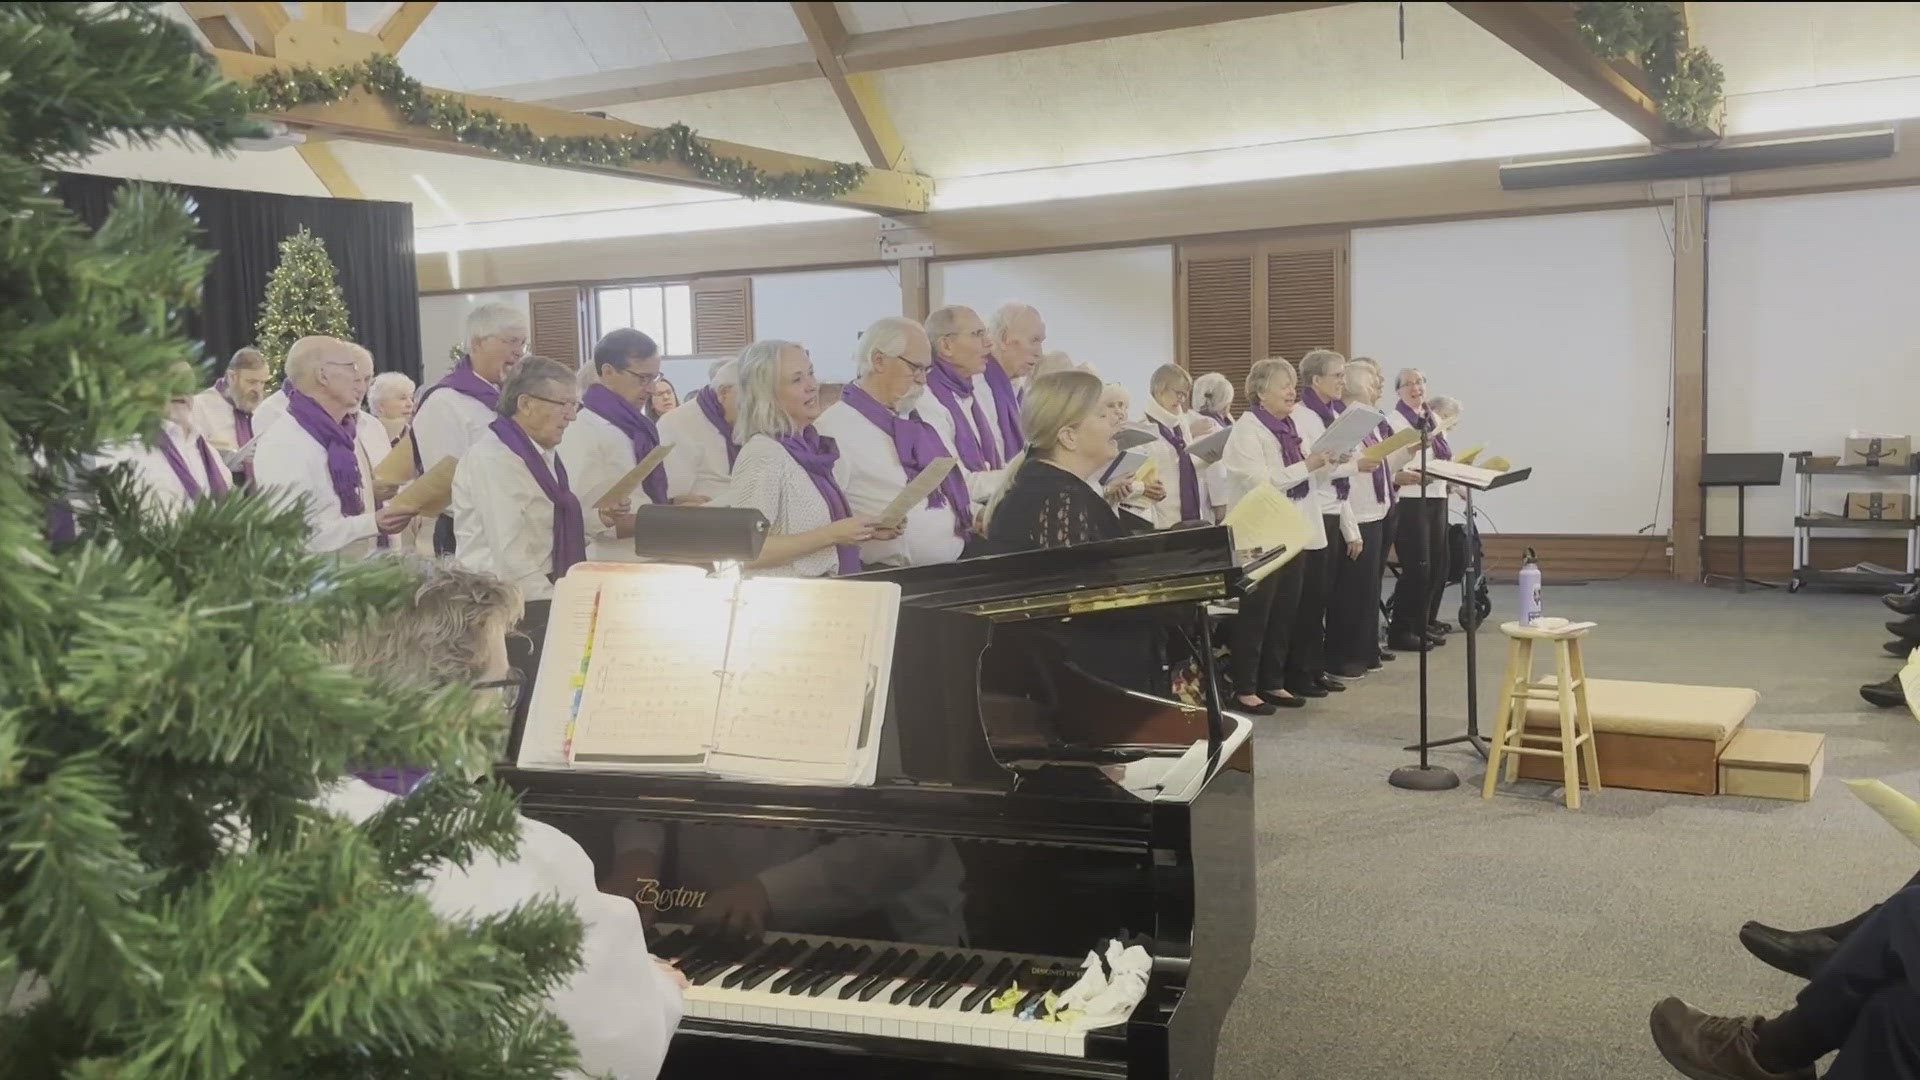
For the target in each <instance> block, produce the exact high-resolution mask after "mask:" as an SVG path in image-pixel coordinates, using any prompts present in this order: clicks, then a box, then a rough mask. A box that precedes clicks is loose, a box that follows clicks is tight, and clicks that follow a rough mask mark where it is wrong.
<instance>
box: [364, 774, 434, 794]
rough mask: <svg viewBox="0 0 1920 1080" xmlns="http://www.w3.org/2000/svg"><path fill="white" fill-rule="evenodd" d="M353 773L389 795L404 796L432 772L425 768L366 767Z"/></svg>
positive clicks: (411, 791) (411, 792) (410, 792)
mask: <svg viewBox="0 0 1920 1080" xmlns="http://www.w3.org/2000/svg"><path fill="white" fill-rule="evenodd" d="M353 775H355V776H357V777H359V778H360V779H361V780H363V781H365V782H366V783H367V784H369V785H371V786H373V787H377V788H379V789H380V790H381V791H384V792H386V793H387V794H389V795H398V796H400V797H401V798H405V797H407V796H408V795H411V794H413V789H414V788H417V787H419V786H420V784H421V782H422V781H424V780H425V779H426V778H427V777H429V776H431V775H433V774H432V773H430V772H428V771H427V770H426V769H367V770H364V771H360V772H356V773H354V774H353Z"/></svg>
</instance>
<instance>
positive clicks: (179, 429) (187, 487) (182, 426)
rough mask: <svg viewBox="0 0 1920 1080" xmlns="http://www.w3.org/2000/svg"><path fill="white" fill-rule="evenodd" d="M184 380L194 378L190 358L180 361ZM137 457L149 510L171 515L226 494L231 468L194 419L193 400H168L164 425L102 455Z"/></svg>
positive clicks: (137, 480) (136, 472) (105, 460)
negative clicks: (145, 435)
mask: <svg viewBox="0 0 1920 1080" xmlns="http://www.w3.org/2000/svg"><path fill="white" fill-rule="evenodd" d="M174 374H175V375H176V376H178V377H179V378H180V379H181V380H182V381H183V382H188V381H191V380H192V379H193V378H194V371H193V366H192V365H190V364H188V363H187V362H186V361H184V360H183V361H180V362H179V363H177V364H175V365H174ZM120 462H131V463H132V465H133V483H134V487H135V489H136V490H137V491H138V492H139V495H140V500H141V503H142V505H143V506H144V507H145V509H146V510H147V512H148V513H149V514H152V515H156V516H159V517H163V518H171V517H173V516H174V515H176V514H179V513H180V512H182V511H184V510H186V509H187V508H188V507H190V506H192V505H193V504H195V503H197V502H199V501H201V500H202V499H208V498H214V497H216V496H220V495H225V494H226V493H227V491H228V488H229V486H230V481H229V480H228V478H227V468H226V466H225V465H224V464H223V463H222V462H221V460H220V457H219V456H218V455H217V454H215V453H214V451H213V448H212V447H210V446H208V445H207V440H206V439H204V438H202V437H201V436H200V434H199V432H198V431H196V430H195V428H194V424H193V399H192V398H190V397H188V396H187V395H185V394H181V395H177V396H175V397H173V398H170V399H168V401H167V407H166V409H165V410H164V411H163V412H162V413H161V414H160V424H159V429H158V430H156V431H154V432H152V433H151V434H150V435H149V436H148V438H147V439H146V440H145V441H135V442H130V443H128V444H126V445H124V446H120V447H116V448H114V449H111V450H108V451H107V452H105V453H103V454H102V455H101V464H103V465H107V464H117V463H120Z"/></svg>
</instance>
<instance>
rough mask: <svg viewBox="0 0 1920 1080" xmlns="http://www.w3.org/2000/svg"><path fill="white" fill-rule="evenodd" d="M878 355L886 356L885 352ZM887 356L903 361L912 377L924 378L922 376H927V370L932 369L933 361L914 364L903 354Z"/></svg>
mask: <svg viewBox="0 0 1920 1080" xmlns="http://www.w3.org/2000/svg"><path fill="white" fill-rule="evenodd" d="M880 355H882V356H886V355H887V354H886V353H881V354H880ZM888 358H889V359H892V360H898V361H900V362H901V363H903V364H905V365H907V367H908V369H909V370H911V371H912V372H913V375H914V378H916V379H924V378H926V377H927V372H929V371H932V370H933V363H932V362H931V361H929V362H927V363H925V364H916V363H914V362H913V361H911V360H909V359H907V358H906V357H904V356H893V357H888Z"/></svg>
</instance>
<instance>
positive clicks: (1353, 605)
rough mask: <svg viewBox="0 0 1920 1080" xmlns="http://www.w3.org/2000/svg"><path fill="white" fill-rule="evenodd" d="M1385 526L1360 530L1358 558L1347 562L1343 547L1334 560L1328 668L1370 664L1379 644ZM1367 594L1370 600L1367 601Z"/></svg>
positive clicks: (1372, 524) (1375, 524)
mask: <svg viewBox="0 0 1920 1080" xmlns="http://www.w3.org/2000/svg"><path fill="white" fill-rule="evenodd" d="M1383 525H1384V523H1383V522H1379V521H1369V522H1366V523H1365V524H1363V525H1361V526H1360V545H1361V547H1360V556H1359V557H1358V558H1350V557H1348V555H1347V550H1346V544H1345V543H1342V544H1340V545H1339V557H1338V558H1337V559H1335V560H1334V562H1335V569H1334V576H1333V591H1332V592H1331V593H1330V594H1328V599H1327V663H1328V665H1329V666H1330V667H1342V666H1346V665H1352V664H1358V665H1360V666H1362V667H1365V666H1368V665H1369V664H1371V663H1372V661H1373V659H1374V656H1375V654H1376V652H1377V651H1378V645H1379V640H1380V634H1379V625H1380V620H1379V612H1380V605H1379V595H1380V589H1379V580H1380V558H1381V556H1380V543H1381V539H1380V538H1381V532H1382V528H1383ZM1369 591H1371V594H1372V598H1371V599H1369V595H1368V594H1369Z"/></svg>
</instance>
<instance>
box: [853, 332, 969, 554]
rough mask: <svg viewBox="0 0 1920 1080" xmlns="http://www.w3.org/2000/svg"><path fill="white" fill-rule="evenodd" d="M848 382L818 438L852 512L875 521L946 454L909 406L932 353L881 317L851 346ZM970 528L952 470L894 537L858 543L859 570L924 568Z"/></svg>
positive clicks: (918, 395)
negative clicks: (832, 448) (828, 444)
mask: <svg viewBox="0 0 1920 1080" xmlns="http://www.w3.org/2000/svg"><path fill="white" fill-rule="evenodd" d="M853 363H854V372H855V380H854V381H853V382H852V383H850V384H848V386H847V387H846V389H844V390H842V391H841V392H840V401H839V402H838V403H837V404H835V405H834V406H833V407H832V408H829V409H828V410H827V411H826V412H824V413H821V414H820V421H819V424H818V425H817V426H818V427H819V429H820V433H821V434H822V435H825V436H828V437H829V438H831V439H833V441H834V442H835V443H836V444H838V445H839V447H840V465H841V467H842V468H843V469H844V470H845V475H846V493H847V501H848V503H849V504H850V505H851V507H852V510H853V512H854V513H856V514H862V515H865V516H868V517H873V518H876V519H877V518H879V516H880V515H881V513H882V512H883V511H884V510H885V509H886V507H887V505H888V504H889V503H891V502H892V501H893V500H894V498H895V497H897V496H898V495H899V494H900V491H901V489H902V488H904V487H905V486H906V485H907V483H908V481H910V480H912V479H913V478H914V477H915V476H918V475H919V474H920V472H921V470H923V469H925V468H926V467H927V466H929V465H931V464H933V463H934V462H935V461H936V460H937V459H940V458H951V457H952V456H953V452H952V451H951V450H949V449H948V448H947V445H946V444H945V443H943V442H941V441H940V433H939V432H937V431H935V430H934V429H933V427H932V425H930V424H928V423H927V422H926V421H925V420H923V419H921V416H920V413H919V411H918V409H917V408H916V406H918V405H919V404H921V403H922V400H923V396H924V394H925V393H926V388H927V372H928V370H929V369H930V368H931V367H932V366H933V354H932V349H931V346H930V345H929V343H928V342H927V332H926V331H925V330H923V329H921V327H920V324H919V323H916V322H914V321H913V320H912V319H903V318H898V317H894V318H886V319H881V320H880V321H878V322H876V323H874V324H873V325H872V326H869V327H868V328H867V331H866V333H864V334H862V335H860V341H859V343H858V344H857V345H856V346H855V347H854V359H853ZM972 528H973V502H972V498H971V497H970V496H969V495H968V493H967V482H966V478H965V477H964V476H962V475H961V473H960V471H959V470H958V469H954V470H952V471H950V472H948V473H947V476H946V479H944V480H942V481H941V483H940V486H939V487H937V488H935V489H934V490H933V493H932V494H930V495H928V496H927V498H926V499H925V500H924V501H922V502H920V503H919V504H918V505H916V506H914V507H912V508H911V509H909V510H908V511H907V517H906V521H905V522H904V523H903V524H902V526H901V530H900V536H899V537H898V538H897V539H894V540H877V539H876V540H868V541H867V542H865V543H863V544H861V545H860V559H861V562H862V563H864V564H865V565H867V566H924V565H927V564H929V563H943V562H952V561H953V560H955V559H958V558H959V557H960V550H961V548H962V547H963V546H964V545H965V543H966V539H967V536H968V534H969V533H970V532H971V531H972Z"/></svg>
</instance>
